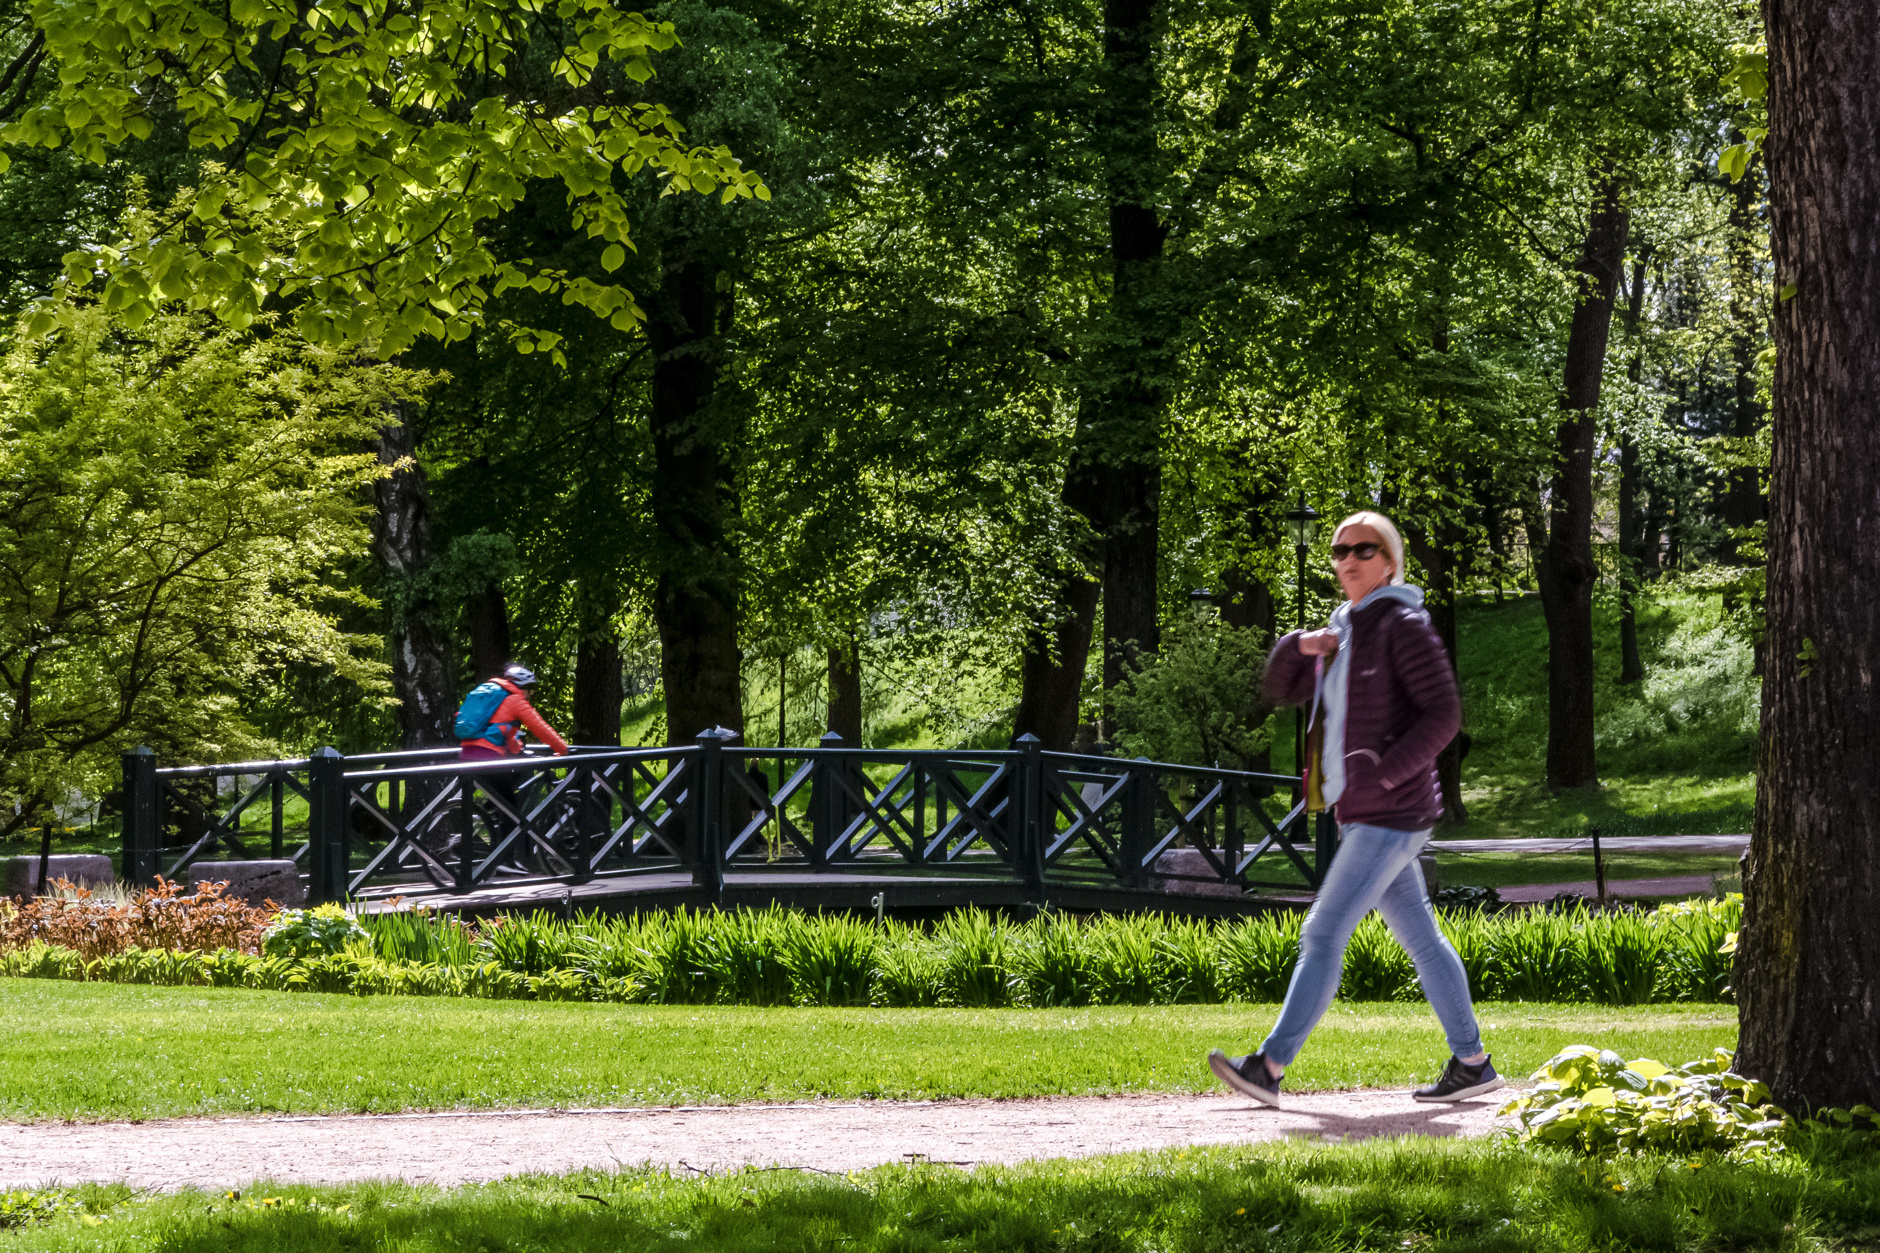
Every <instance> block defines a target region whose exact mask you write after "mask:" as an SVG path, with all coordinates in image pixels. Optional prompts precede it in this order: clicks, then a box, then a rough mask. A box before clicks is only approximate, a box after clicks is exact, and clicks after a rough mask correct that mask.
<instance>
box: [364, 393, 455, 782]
mask: <svg viewBox="0 0 1880 1253" xmlns="http://www.w3.org/2000/svg"><path fill="white" fill-rule="evenodd" d="M386 416H387V421H386V424H385V426H384V427H383V428H382V429H381V430H380V432H379V440H378V449H377V452H378V459H379V464H380V465H386V466H393V465H400V463H403V464H402V466H401V468H399V469H397V470H394V471H393V472H392V473H391V474H389V475H387V476H386V477H385V478H382V479H380V480H379V481H378V483H377V484H375V485H374V487H373V495H374V501H375V503H376V505H377V506H378V509H377V512H376V514H375V515H374V516H373V520H372V555H373V556H374V557H376V558H377V559H378V562H379V566H380V568H381V569H382V570H383V571H384V573H385V577H386V580H387V581H388V582H391V583H394V584H396V583H405V584H406V585H409V584H410V583H411V581H413V580H415V579H417V578H418V577H419V576H420V575H422V574H423V573H424V571H425V570H426V569H427V568H429V566H430V564H431V561H432V559H433V558H434V557H435V556H436V555H437V554H436V551H435V549H434V548H433V546H432V542H431V494H430V489H429V487H428V486H427V484H426V482H425V477H424V469H423V467H421V466H420V465H418V462H417V434H416V432H414V431H413V430H412V426H411V420H410V414H409V412H408V411H407V410H406V409H405V408H404V407H403V406H401V405H392V406H389V407H388V412H387V415H386ZM397 600H398V602H399V603H401V604H402V609H401V611H400V613H399V617H398V620H397V621H395V622H393V623H392V629H391V631H390V633H389V635H388V642H389V643H390V645H391V653H392V694H393V695H394V696H396V697H397V698H398V726H399V731H400V734H401V737H402V743H403V746H404V747H405V748H439V747H442V746H445V745H450V744H455V743H456V742H457V736H456V734H455V732H454V730H453V726H452V724H453V723H454V722H455V720H456V714H457V677H456V674H455V673H454V671H455V667H454V666H452V664H451V656H450V637H449V636H448V635H447V634H446V633H445V632H444V631H442V630H440V629H439V627H438V625H437V623H438V620H439V618H440V616H441V610H440V607H439V606H437V605H434V604H432V603H430V602H429V601H428V600H418V601H412V600H410V599H408V598H406V597H398V598H397Z"/></svg>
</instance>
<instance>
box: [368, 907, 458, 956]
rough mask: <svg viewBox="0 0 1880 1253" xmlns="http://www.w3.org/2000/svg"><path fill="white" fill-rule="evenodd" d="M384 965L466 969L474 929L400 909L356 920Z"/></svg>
mask: <svg viewBox="0 0 1880 1253" xmlns="http://www.w3.org/2000/svg"><path fill="white" fill-rule="evenodd" d="M354 921H355V922H357V923H359V924H360V925H361V926H362V927H363V928H364V929H365V931H366V934H367V935H368V936H370V937H371V940H372V947H373V951H374V952H375V953H377V955H378V956H380V957H383V958H384V959H385V960H386V961H397V962H420V963H424V962H434V963H436V964H438V965H440V966H466V965H469V964H470V962H471V961H472V960H473V953H472V949H473V946H474V944H475V943H476V930H475V928H474V926H472V925H469V924H466V923H464V922H463V921H462V920H461V919H459V918H457V917H455V916H453V915H450V914H440V913H436V912H434V911H432V910H429V909H400V910H393V911H391V912H388V913H379V914H366V915H363V916H361V917H356V918H355V919H354Z"/></svg>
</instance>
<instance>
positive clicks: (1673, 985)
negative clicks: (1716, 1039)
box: [1653, 893, 1743, 1001]
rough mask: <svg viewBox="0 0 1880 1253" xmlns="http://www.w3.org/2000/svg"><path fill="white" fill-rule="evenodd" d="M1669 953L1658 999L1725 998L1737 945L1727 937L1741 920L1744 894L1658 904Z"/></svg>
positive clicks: (1719, 999)
mask: <svg viewBox="0 0 1880 1253" xmlns="http://www.w3.org/2000/svg"><path fill="white" fill-rule="evenodd" d="M1654 917H1655V918H1656V919H1657V920H1658V922H1659V924H1660V925H1661V926H1663V927H1664V928H1665V932H1666V934H1665V941H1666V943H1665V955H1664V960H1663V962H1662V963H1661V965H1660V968H1659V978H1658V985H1657V987H1656V988H1654V989H1653V993H1654V998H1655V999H1657V1000H1660V1001H1724V1000H1729V999H1731V997H1730V978H1731V974H1730V972H1731V968H1732V965H1733V964H1734V962H1735V957H1734V956H1733V953H1734V946H1726V941H1727V940H1728V939H1729V937H1730V936H1731V935H1732V934H1734V933H1735V931H1736V929H1737V928H1738V927H1739V926H1740V925H1742V921H1743V897H1742V895H1741V894H1740V893H1732V894H1731V895H1729V896H1726V897H1725V898H1724V899H1723V900H1720V901H1701V900H1700V901H1690V902H1683V903H1678V904H1672V905H1665V906H1662V907H1660V908H1659V910H1658V912H1657V913H1656V914H1655V915H1654Z"/></svg>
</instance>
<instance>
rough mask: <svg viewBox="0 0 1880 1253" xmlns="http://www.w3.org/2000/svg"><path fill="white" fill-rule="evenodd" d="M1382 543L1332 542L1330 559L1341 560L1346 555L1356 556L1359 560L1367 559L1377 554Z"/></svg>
mask: <svg viewBox="0 0 1880 1253" xmlns="http://www.w3.org/2000/svg"><path fill="white" fill-rule="evenodd" d="M1382 547H1383V545H1382V544H1333V545H1332V560H1333V561H1343V560H1344V559H1345V558H1347V557H1356V558H1357V559H1358V560H1359V561H1369V560H1370V559H1371V558H1373V557H1375V556H1377V550H1378V549H1379V548H1382Z"/></svg>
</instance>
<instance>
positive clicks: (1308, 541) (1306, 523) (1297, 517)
mask: <svg viewBox="0 0 1880 1253" xmlns="http://www.w3.org/2000/svg"><path fill="white" fill-rule="evenodd" d="M1318 529H1319V513H1318V510H1316V509H1314V508H1313V507H1312V506H1311V505H1308V504H1307V503H1306V494H1305V493H1304V492H1300V493H1299V503H1298V504H1296V505H1294V506H1293V507H1292V508H1291V509H1288V510H1287V511H1286V533H1287V534H1288V535H1291V536H1292V540H1293V548H1294V550H1295V552H1296V553H1297V554H1298V557H1299V584H1298V587H1299V629H1300V630H1301V631H1303V630H1305V629H1306V549H1308V548H1310V547H1311V546H1312V537H1313V535H1314V534H1316V533H1317V531H1318ZM1305 758H1306V711H1305V707H1304V706H1303V705H1302V706H1300V708H1299V712H1298V715H1297V716H1296V718H1295V719H1294V721H1293V769H1295V770H1297V771H1299V772H1300V774H1301V775H1302V776H1303V775H1304V773H1305V768H1306V761H1305Z"/></svg>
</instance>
